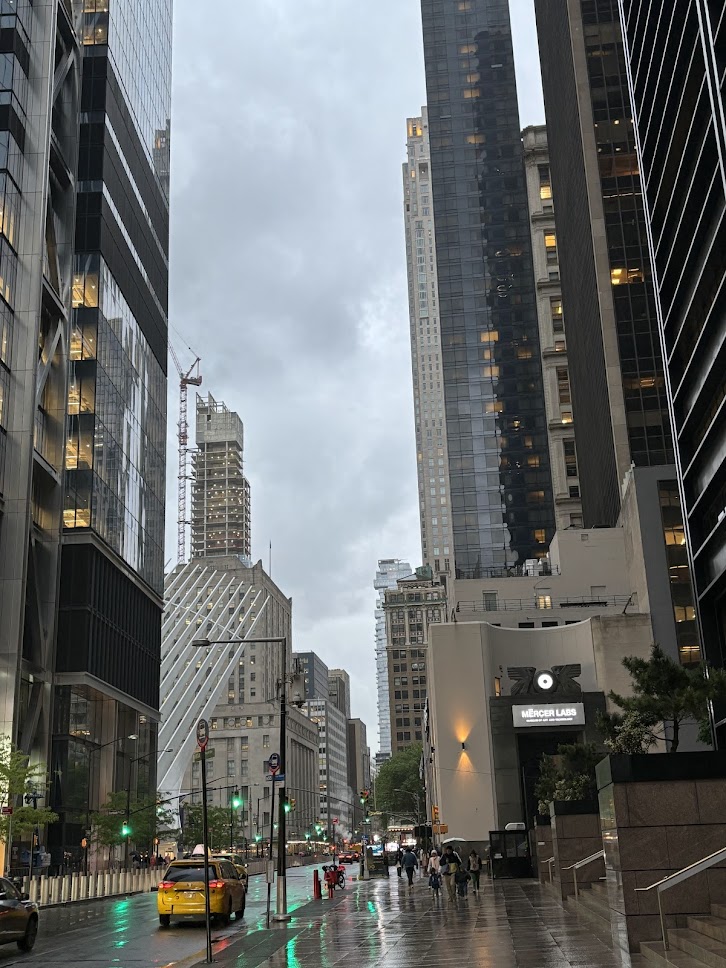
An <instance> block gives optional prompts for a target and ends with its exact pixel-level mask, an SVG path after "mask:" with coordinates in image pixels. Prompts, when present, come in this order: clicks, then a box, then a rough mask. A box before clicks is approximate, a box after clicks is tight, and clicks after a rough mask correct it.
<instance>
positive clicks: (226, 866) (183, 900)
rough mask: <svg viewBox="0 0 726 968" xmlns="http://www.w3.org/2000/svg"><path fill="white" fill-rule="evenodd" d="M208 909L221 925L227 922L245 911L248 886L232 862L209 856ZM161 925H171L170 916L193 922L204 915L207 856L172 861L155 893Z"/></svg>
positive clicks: (240, 915) (239, 916) (163, 926)
mask: <svg viewBox="0 0 726 968" xmlns="http://www.w3.org/2000/svg"><path fill="white" fill-rule="evenodd" d="M208 864H209V910H210V913H211V914H212V916H213V917H215V918H217V919H219V920H220V921H221V922H222V924H228V923H229V919H230V918H231V916H232V913H233V912H234V914H235V916H236V917H237V918H241V917H242V916H243V914H244V913H245V904H246V901H247V889H246V887H245V882H244V881H243V880H242V879H241V878H240V876H239V874H238V873H237V868H236V867H235V866H234V864H233V863H232V862H231V861H228V860H219V859H217V858H210V860H209V861H208ZM156 906H157V910H158V912H159V924H160V925H161V927H162V928H168V927H169V925H170V924H171V919H172V918H175V919H177V920H188V921H193V920H197V919H198V918H204V915H205V912H204V857H190V858H189V859H188V860H173V861H172V862H171V863H170V864H169V866H168V867H167V869H166V872H165V874H164V878H163V880H162V881H161V882H160V883H159V890H158V893H157V895H156Z"/></svg>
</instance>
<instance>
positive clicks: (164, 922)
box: [159, 914, 171, 928]
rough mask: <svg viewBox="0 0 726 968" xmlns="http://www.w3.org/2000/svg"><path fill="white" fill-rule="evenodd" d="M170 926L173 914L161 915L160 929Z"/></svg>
mask: <svg viewBox="0 0 726 968" xmlns="http://www.w3.org/2000/svg"><path fill="white" fill-rule="evenodd" d="M170 924H171V914H160V915H159V927H162V928H168V927H169V925H170Z"/></svg>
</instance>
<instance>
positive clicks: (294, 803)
mask: <svg viewBox="0 0 726 968" xmlns="http://www.w3.org/2000/svg"><path fill="white" fill-rule="evenodd" d="M287 802H288V804H289V806H290V809H291V810H294V809H295V807H296V806H297V800H296V799H295V797H290V798H289V799H288V801H287Z"/></svg>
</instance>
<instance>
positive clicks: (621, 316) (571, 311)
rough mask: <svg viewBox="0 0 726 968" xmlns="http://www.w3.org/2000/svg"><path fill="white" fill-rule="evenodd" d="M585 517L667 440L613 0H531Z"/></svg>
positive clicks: (654, 462) (592, 519)
mask: <svg viewBox="0 0 726 968" xmlns="http://www.w3.org/2000/svg"><path fill="white" fill-rule="evenodd" d="M535 10H536V13H537V29H538V34H539V46H540V60H541V64H542V80H543V89H544V97H545V108H546V114H547V130H548V136H549V145H550V166H551V174H552V185H553V190H554V195H555V197H556V199H557V204H556V207H555V219H556V224H557V238H558V251H559V260H560V269H561V275H562V298H563V304H564V310H565V313H566V314H567V319H568V326H567V349H568V358H569V370H570V383H571V388H572V402H573V408H574V415H575V420H576V421H577V423H578V426H580V427H582V428H583V429H584V432H585V434H586V436H585V437H584V438H583V443H585V444H586V446H583V447H582V448H579V449H578V462H579V473H580V483H581V496H582V506H583V516H584V524H585V526H586V527H592V526H602V525H607V526H613V525H614V524H615V523H616V521H617V518H618V515H619V513H620V499H621V495H620V488H621V481H622V478H623V475H624V474H625V473H626V472H627V470H628V468H629V467H630V464H631V462H632V463H634V464H635V466H636V467H655V466H659V465H665V464H671V463H673V441H672V435H671V429H670V417H669V413H668V399H667V392H666V385H665V376H664V371H663V358H662V354H661V348H660V340H659V336H658V323H657V313H656V303H655V294H654V289H653V279H652V272H651V263H650V256H649V251H648V240H647V230H646V218H645V212H644V208H643V199H642V188H641V180H640V172H639V169H638V159H637V156H636V145H635V137H634V131H633V121H632V111H631V108H630V100H629V96H628V85H627V73H626V66H625V58H624V53H623V43H622V36H621V31H620V22H619V16H618V6H617V0H579V2H576V3H572V2H568V0H535Z"/></svg>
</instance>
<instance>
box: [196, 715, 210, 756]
mask: <svg viewBox="0 0 726 968" xmlns="http://www.w3.org/2000/svg"><path fill="white" fill-rule="evenodd" d="M208 742H209V723H208V722H207V720H206V719H200V720H199V722H198V723H197V746H198V747H199V749H200V750H203V749H204V747H205V746H206V745H207V743H208Z"/></svg>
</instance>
